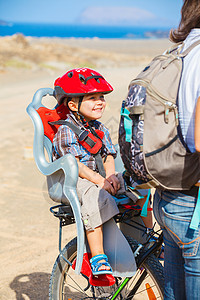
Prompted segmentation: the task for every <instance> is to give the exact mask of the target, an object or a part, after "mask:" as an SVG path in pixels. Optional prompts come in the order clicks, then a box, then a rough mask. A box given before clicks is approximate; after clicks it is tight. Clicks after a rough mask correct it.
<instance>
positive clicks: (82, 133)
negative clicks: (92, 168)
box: [49, 120, 106, 178]
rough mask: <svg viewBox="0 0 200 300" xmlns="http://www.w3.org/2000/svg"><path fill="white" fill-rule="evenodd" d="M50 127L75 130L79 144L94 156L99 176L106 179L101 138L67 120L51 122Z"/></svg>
mask: <svg viewBox="0 0 200 300" xmlns="http://www.w3.org/2000/svg"><path fill="white" fill-rule="evenodd" d="M49 124H50V125H66V126H68V127H69V128H71V129H72V130H73V132H74V133H75V134H76V135H77V136H78V141H79V143H80V144H81V145H82V146H83V147H84V148H85V149H86V150H88V151H89V152H90V153H91V155H92V156H94V159H95V162H96V165H97V168H98V171H99V174H100V175H101V176H103V177H104V178H105V177H106V172H105V169H104V166H103V160H102V157H101V154H100V150H101V148H102V140H101V139H100V137H98V138H97V137H96V136H94V134H92V133H91V132H90V131H89V130H86V129H84V128H82V129H80V128H79V127H78V126H76V125H74V124H73V123H71V122H68V121H66V120H58V121H55V122H49Z"/></svg>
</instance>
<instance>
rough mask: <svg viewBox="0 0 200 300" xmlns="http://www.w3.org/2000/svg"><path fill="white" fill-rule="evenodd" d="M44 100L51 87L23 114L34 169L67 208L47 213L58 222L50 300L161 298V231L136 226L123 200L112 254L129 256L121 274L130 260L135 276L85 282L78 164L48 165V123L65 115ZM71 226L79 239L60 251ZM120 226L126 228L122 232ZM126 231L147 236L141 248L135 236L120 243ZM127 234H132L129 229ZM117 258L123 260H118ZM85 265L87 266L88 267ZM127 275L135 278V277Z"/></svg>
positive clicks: (51, 130) (70, 160) (65, 160)
mask: <svg viewBox="0 0 200 300" xmlns="http://www.w3.org/2000/svg"><path fill="white" fill-rule="evenodd" d="M47 95H49V96H51V97H53V95H54V93H53V90H52V89H50V88H41V89H39V90H38V91H37V92H36V93H35V94H34V97H33V100H32V102H31V103H30V104H29V106H28V107H27V112H28V114H29V116H30V117H31V119H32V121H33V124H34V129H35V134H34V144H33V146H34V147H33V152H34V158H35V162H36V164H37V167H38V169H39V170H40V171H41V172H42V173H43V174H44V175H45V176H47V184H48V192H49V195H50V197H51V198H52V199H53V200H54V201H56V202H59V203H61V202H62V203H66V204H65V205H63V204H62V205H57V206H54V207H52V208H51V212H52V213H53V214H54V215H55V216H56V217H58V218H59V220H60V233H59V251H60V254H59V255H58V257H57V260H56V262H55V264H54V267H53V271H52V275H51V279H50V288H49V298H50V299H51V300H66V299H67V300H70V299H73V300H74V299H101V300H103V299H110V300H114V299H133V298H134V299H137V298H138V297H139V299H141V295H142V293H143V294H144V295H145V296H146V297H147V298H144V299H151V300H153V299H158V298H161V299H162V298H163V290H164V276H163V267H162V265H161V264H160V262H159V260H158V258H157V257H158V255H159V253H160V249H161V245H162V233H160V232H159V231H158V232H155V231H154V230H151V231H150V232H147V229H146V227H144V226H143V225H141V224H140V223H137V222H136V221H135V218H136V216H138V215H139V212H140V211H139V210H137V209H135V207H133V206H132V207H131V208H128V207H126V206H124V204H122V202H123V201H122V202H120V201H119V203H118V204H119V208H120V213H119V215H117V216H116V218H115V221H116V222H117V223H118V224H119V227H120V229H121V231H120V230H119V228H118V227H117V225H116V224H115V222H114V221H113V220H112V222H114V227H115V231H114V232H115V233H116V232H118V233H119V235H118V236H120V237H121V240H123V244H120V245H119V246H120V247H119V248H117V247H116V249H117V250H118V252H116V253H119V251H120V252H121V253H125V252H126V254H127V253H128V252H129V255H127V257H125V260H124V262H125V263H126V264H124V265H123V267H124V268H125V269H126V267H127V266H128V265H127V262H128V263H129V259H130V257H131V258H132V260H134V256H135V258H136V263H137V272H136V274H135V275H134V276H132V277H131V275H130V277H125V278H122V277H116V278H114V282H112V284H111V282H106V284H107V286H103V281H102V279H101V280H98V278H94V280H93V281H92V284H91V281H90V279H89V276H90V275H89V272H90V273H91V271H90V270H89V269H88V270H89V271H88V270H86V271H85V270H84V271H82V268H83V265H84V263H83V262H88V258H87V257H86V256H85V257H84V255H85V254H84V247H85V238H84V227H83V222H82V219H81V213H80V202H79V199H78V196H77V193H76V183H77V179H78V167H77V162H76V159H75V157H74V156H73V155H71V154H66V155H65V156H63V157H61V158H60V159H59V160H56V161H52V141H53V137H54V135H55V132H56V130H57V128H56V127H55V126H54V127H52V125H51V124H50V123H51V122H52V121H56V120H59V119H64V118H65V117H66V113H67V111H65V110H64V108H63V107H61V106H58V107H55V108H54V109H49V108H47V107H46V106H44V105H43V104H42V99H43V97H45V96H47ZM45 151H46V152H45ZM45 153H46V155H45ZM115 161H116V165H117V168H116V170H117V171H118V172H122V170H123V168H124V167H123V164H122V162H121V159H120V157H119V155H118V156H117V158H116V160H115ZM132 208H134V209H132ZM72 211H73V212H72ZM109 222H110V221H109ZM73 223H76V229H77V238H75V239H73V240H72V241H70V242H69V243H68V244H67V245H66V246H65V247H64V248H63V250H61V240H62V227H63V226H66V225H69V224H73ZM107 223H108V222H107ZM123 225H125V227H124V226H123ZM126 227H130V228H135V229H137V232H139V231H142V232H143V237H144V236H145V238H143V239H142V242H140V243H138V242H137V241H136V240H134V239H133V237H127V240H126V239H125V238H124V235H125V234H126V233H127V228H126ZM131 232H134V231H133V230H131ZM122 233H123V234H124V235H123V234H122ZM137 240H138V239H137ZM115 241H116V240H115ZM127 241H128V243H129V244H128V243H127ZM125 245H126V246H125ZM124 250H125V251H124ZM133 253H134V255H133ZM130 254H131V255H130ZM83 258H84V259H83ZM120 258H123V257H122V255H121V256H120ZM109 259H110V257H109ZM119 261H120V260H119ZM75 262H76V264H75ZM120 264H121V265H122V261H120ZM88 265H89V266H90V264H89V263H88ZM130 265H131V262H130ZM118 266H119V264H118ZM128 267H129V266H128ZM88 268H89V267H88ZM74 269H75V270H74ZM126 270H127V269H126ZM118 274H123V272H122V273H120V272H119V273H118ZM126 274H127V272H126ZM131 274H134V272H132V273H131ZM101 276H102V275H101ZM68 279H69V280H68ZM67 280H68V281H67ZM95 280H96V281H95ZM65 282H67V283H65ZM94 282H95V283H94ZM97 283H98V284H97ZM108 283H109V284H108ZM104 285H105V284H104ZM138 295H139V296H138Z"/></svg>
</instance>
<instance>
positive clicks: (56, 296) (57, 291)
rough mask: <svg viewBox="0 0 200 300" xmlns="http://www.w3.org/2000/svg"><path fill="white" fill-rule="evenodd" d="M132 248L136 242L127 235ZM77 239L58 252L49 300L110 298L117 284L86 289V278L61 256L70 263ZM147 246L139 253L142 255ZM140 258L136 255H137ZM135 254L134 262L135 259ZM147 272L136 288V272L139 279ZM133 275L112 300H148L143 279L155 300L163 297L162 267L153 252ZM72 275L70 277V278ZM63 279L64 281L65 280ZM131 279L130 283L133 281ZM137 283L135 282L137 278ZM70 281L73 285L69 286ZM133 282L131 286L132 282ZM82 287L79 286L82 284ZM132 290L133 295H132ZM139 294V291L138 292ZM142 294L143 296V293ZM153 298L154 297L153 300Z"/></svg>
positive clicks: (134, 247) (73, 256) (133, 248)
mask: <svg viewBox="0 0 200 300" xmlns="http://www.w3.org/2000/svg"><path fill="white" fill-rule="evenodd" d="M126 238H127V240H128V242H129V244H130V246H131V248H132V250H133V251H135V249H136V248H137V245H138V242H137V241H135V240H133V239H132V238H130V237H126ZM76 251H77V239H76V238H74V239H73V240H71V241H70V242H69V243H68V244H67V245H66V246H65V247H64V249H63V250H62V251H61V253H60V254H59V256H58V257H57V259H56V262H55V264H54V266H53V270H52V274H51V279H50V285H49V299H50V300H69V299H70V300H75V299H101V300H105V299H111V298H112V296H113V295H114V293H115V292H116V290H117V284H115V285H114V286H111V287H90V289H88V290H87V291H84V288H86V287H87V280H86V279H85V278H84V277H82V275H77V274H75V272H74V270H72V268H71V267H70V266H69V264H68V263H67V262H66V261H65V260H64V259H63V257H62V256H64V257H65V258H66V259H68V260H69V261H70V262H73V260H74V259H75V258H76V253H77V252H76ZM145 251H147V250H146V249H142V251H141V252H140V253H141V254H140V255H142V254H143V253H144V252H145ZM138 258H139V256H138ZM138 258H137V257H136V263H137V262H138ZM144 272H147V276H146V277H145V278H144V279H143V280H142V283H141V285H140V286H139V290H138V289H137V288H136V284H135V283H133V282H134V281H137V278H136V275H137V276H139V278H142V274H145V273H144ZM136 275H134V276H133V277H132V278H131V279H130V280H129V283H128V284H127V285H126V286H125V288H124V289H123V290H122V292H121V293H120V294H119V295H118V296H117V297H116V298H115V299H120V300H121V299H149V298H148V295H147V290H146V288H145V282H149V283H150V290H151V291H153V293H154V295H155V297H156V299H163V298H164V297H163V295H164V275H163V267H162V265H161V263H160V262H159V261H158V259H157V258H156V257H155V256H154V255H150V256H148V257H147V259H146V260H145V262H144V263H143V264H142V265H141V266H140V267H139V269H138V271H137V273H136ZM72 277H73V278H72ZM66 280H68V281H67V283H66ZM119 281H120V279H119V278H117V279H116V282H118V285H119V284H120V282H119ZM132 281H133V282H132ZM137 282H138V281H137ZM72 284H73V287H72ZM132 284H133V285H132ZM81 286H82V287H81ZM133 292H134V296H133V295H132V294H133ZM141 293H142V294H141ZM142 295H143V296H142ZM155 297H154V298H153V299H155Z"/></svg>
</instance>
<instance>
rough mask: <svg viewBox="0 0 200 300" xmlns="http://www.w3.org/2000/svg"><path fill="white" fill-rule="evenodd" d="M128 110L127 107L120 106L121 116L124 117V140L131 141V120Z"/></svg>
mask: <svg viewBox="0 0 200 300" xmlns="http://www.w3.org/2000/svg"><path fill="white" fill-rule="evenodd" d="M129 114H130V111H128V109H126V108H124V107H122V108H121V116H123V117H124V129H125V132H126V142H129V143H131V141H132V120H131V118H130V117H129Z"/></svg>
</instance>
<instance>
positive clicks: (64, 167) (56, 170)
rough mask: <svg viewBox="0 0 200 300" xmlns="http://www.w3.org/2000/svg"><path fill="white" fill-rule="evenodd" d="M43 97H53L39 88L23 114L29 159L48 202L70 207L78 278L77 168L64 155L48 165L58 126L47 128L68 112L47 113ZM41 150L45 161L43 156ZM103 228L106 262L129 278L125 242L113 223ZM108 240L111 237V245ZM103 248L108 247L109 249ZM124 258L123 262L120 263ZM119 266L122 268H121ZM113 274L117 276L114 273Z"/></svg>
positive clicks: (82, 246) (82, 244) (80, 230)
mask: <svg viewBox="0 0 200 300" xmlns="http://www.w3.org/2000/svg"><path fill="white" fill-rule="evenodd" d="M47 95H49V96H53V89H51V88H41V89H39V90H37V91H36V93H35V94H34V96H33V100H32V102H31V103H30V104H29V105H28V107H27V113H28V114H29V116H30V118H31V119H32V122H33V124H34V143H33V155H34V159H35V162H36V164H37V167H38V169H39V170H40V172H41V173H42V174H44V175H46V176H47V184H48V192H49V196H50V197H51V199H53V200H54V201H56V202H60V203H63V204H70V205H71V208H72V211H73V214H74V217H75V223H76V228H77V259H76V268H75V272H76V273H77V274H79V273H80V271H81V266H82V261H83V254H84V251H85V249H86V246H87V245H86V246H85V232H84V226H83V222H82V219H81V212H80V203H79V199H78V196H77V192H76V184H77V180H78V165H77V161H76V159H75V157H74V156H73V155H72V154H66V155H64V156H62V157H60V158H59V159H57V160H55V161H52V142H53V137H54V135H55V133H56V132H57V129H58V126H59V125H50V124H49V122H51V121H57V120H60V119H66V114H67V113H68V112H69V111H68V109H67V108H66V107H65V106H63V105H60V106H56V107H55V108H54V109H49V108H47V107H46V106H44V105H43V104H42V99H43V97H45V96H47ZM45 149H46V152H47V155H48V159H47V158H46V156H45ZM118 157H119V158H118V160H117V165H118V171H121V170H123V164H122V161H121V159H120V156H119V155H118ZM104 228H106V230H105V231H106V235H105V236H107V238H106V241H105V248H106V249H107V248H109V250H108V252H109V254H110V257H109V260H111V262H112V261H113V265H115V266H116V265H118V266H119V268H120V274H124V273H125V274H126V276H133V274H134V272H135V270H136V266H135V261H134V256H133V254H132V251H131V249H130V246H129V245H128V242H127V241H126V239H125V238H124V236H123V234H122V233H121V231H120V230H119V228H118V226H117V225H116V224H115V222H114V221H113V220H110V221H108V222H106V223H105V224H104ZM110 237H112V241H111V238H110ZM107 245H109V247H108V246H107ZM116 245H117V248H118V249H117V250H116V249H115V248H116ZM122 245H123V246H122ZM114 247H115V248H114ZM124 252H126V254H125V253H124ZM116 258H117V262H116ZM124 258H126V259H125V260H124ZM119 259H120V260H121V261H123V264H122V263H121V262H120V263H119ZM130 261H132V264H131V262H130ZM121 265H123V266H124V267H123V268H122V267H121ZM112 267H113V266H112ZM114 269H115V267H114ZM114 273H115V272H114ZM116 274H118V272H117V271H116Z"/></svg>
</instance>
